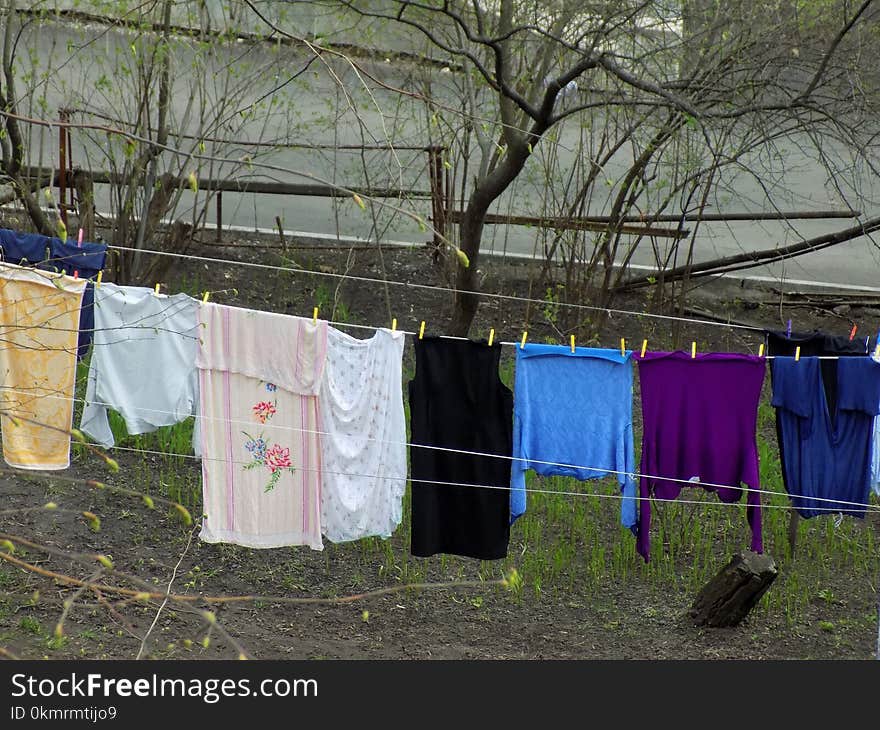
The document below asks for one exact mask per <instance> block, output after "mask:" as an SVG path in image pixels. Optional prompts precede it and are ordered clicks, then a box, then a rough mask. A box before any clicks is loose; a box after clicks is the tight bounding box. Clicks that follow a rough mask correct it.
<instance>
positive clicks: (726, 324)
mask: <svg viewBox="0 0 880 730" xmlns="http://www.w3.org/2000/svg"><path fill="white" fill-rule="evenodd" d="M107 248H108V249H113V250H116V251H132V252H139V253H146V254H153V255H155V256H170V257H172V258H180V259H187V260H191V261H200V262H206V263H214V264H231V265H233V266H244V267H248V268H256V269H263V270H268V271H282V272H287V273H292V274H307V275H313V276H325V277H329V278H334V279H344V280H346V281H360V282H364V283H367V284H386V285H389V286H401V287H405V288H413V289H423V290H428V291H439V292H444V293H446V294H474V295H476V296H480V297H484V298H487V299H502V300H505V301H515V302H523V303H528V304H542V305H545V304H547V302H546V301H545V300H543V299H533V298H531V297H521V296H516V295H513V294H496V293H493V292H477V291H469V290H466V289H450V288H449V287H445V286H436V285H433V284H417V283H414V282H409V281H396V280H394V279H379V278H376V277H369V276H354V275H349V274H337V273H334V272H331V271H307V270H305V269H296V268H292V267H289V266H277V265H274V264H262V263H258V262H255V261H235V260H233V259H219V258H214V257H210V256H195V255H193V254H183V253H176V252H173V251H156V250H152V249H140V248H138V249H136V248H132V247H129V246H114V245H108V246H107ZM553 306H559V307H568V308H569V309H582V310H587V311H593V312H605V313H606V314H621V315H626V316H633V317H649V318H653V319H664V320H673V321H677V322H690V323H692V324H705V325H711V326H716V327H728V328H731V329H743V330H750V331H753V332H763V331H764V330H763V329H762V328H761V327H753V326H751V325H744V324H734V323H732V322H713V321H711V320H702V319H695V318H692V317H676V316H674V315H670V314H655V313H653V312H633V311H630V310H626V309H614V308H611V307H594V306H591V305H589V304H577V303H575V302H554V303H553Z"/></svg>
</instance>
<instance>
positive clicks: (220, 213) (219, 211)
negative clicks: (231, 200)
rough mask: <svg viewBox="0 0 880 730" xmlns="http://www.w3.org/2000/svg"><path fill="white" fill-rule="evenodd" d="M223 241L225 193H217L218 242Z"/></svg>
mask: <svg viewBox="0 0 880 730" xmlns="http://www.w3.org/2000/svg"><path fill="white" fill-rule="evenodd" d="M222 241H223V193H222V192H218V193H217V243H221V242H222Z"/></svg>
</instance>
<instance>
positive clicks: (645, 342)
mask: <svg viewBox="0 0 880 730" xmlns="http://www.w3.org/2000/svg"><path fill="white" fill-rule="evenodd" d="M647 349H648V341H647V340H642V357H644V356H645V351H646V350H647Z"/></svg>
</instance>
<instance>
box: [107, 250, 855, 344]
mask: <svg viewBox="0 0 880 730" xmlns="http://www.w3.org/2000/svg"><path fill="white" fill-rule="evenodd" d="M146 253H150V252H149V251H147V252H146ZM230 263H235V262H230ZM260 266H265V265H264V264H260ZM282 270H288V269H282ZM316 273H322V272H316ZM338 276H341V275H338ZM369 281H379V282H381V281H382V280H381V279H375V280H369ZM408 286H417V287H424V286H427V285H424V284H411V285H408ZM434 288H440V289H443V290H444V291H452V290H451V289H446V288H444V287H434ZM96 296H97V292H96ZM159 296H167V295H163V294H159ZM487 296H489V295H487ZM491 296H506V295H491ZM106 298H109V297H104V299H106ZM524 301H530V302H539V301H540V300H536V299H527V300H524ZM96 303H97V299H96ZM572 306H575V305H572ZM576 306H586V305H576ZM605 311H611V312H615V313H622V314H637V313H635V312H627V311H625V310H616V309H615V310H605ZM640 316H641V315H640ZM643 316H651V317H663V318H665V319H674V320H678V321H682V322H696V323H700V324H712V325H723V324H724V323H720V322H709V321H707V322H704V321H702V320H695V319H689V318H685V317H673V316H671V315H654V314H648V313H645V314H644V315H643ZM322 321H323V320H322ZM327 324H329V325H331V326H333V327H353V328H356V329H363V330H370V331H374V332H375V331H376V330H379V329H388V328H387V327H381V326H376V325H363V324H354V323H352V322H334V321H330V320H327ZM724 326H727V325H724ZM730 326H732V327H742V326H744V325H730ZM124 329H138V328H137V327H136V326H129V325H126V327H125V328H124ZM144 329H146V330H155V329H156V328H155V327H154V326H149V325H148V326H145V327H144ZM749 329H757V328H751V327H749ZM92 331H99V330H92ZM100 331H103V330H100ZM165 331H168V332H172V333H174V331H173V330H165ZM397 331H398V332H400V333H402V334H404V335H406V336H408V337H417V336H420V333H418V332H413V331H410V330H397ZM758 331H760V332H764V330H758ZM176 334H183V335H184V336H187V337H192V335H188V334H185V333H176ZM432 336H434V337H439V338H441V339H445V340H458V341H472V340H470V338H468V337H457V336H455V335H432ZM869 340H870V338H868V340H866V345H867V342H868V341H869ZM106 344H113V343H106ZM498 344H499V345H501V346H503V347H520V346H521V345H522V342H512V341H506V340H499V341H498ZM560 346H561V347H565V346H564V345H560ZM608 349H616V348H608ZM865 354H866V355H867V354H868V353H867V349H866V352H865ZM775 357H777V356H776V355H764V359H766V360H773V359H774V358H775ZM779 357H782V356H779ZM804 357H806V356H804ZM812 357H818V358H819V359H820V360H837V359H839V357H840V356H838V355H820V356H812Z"/></svg>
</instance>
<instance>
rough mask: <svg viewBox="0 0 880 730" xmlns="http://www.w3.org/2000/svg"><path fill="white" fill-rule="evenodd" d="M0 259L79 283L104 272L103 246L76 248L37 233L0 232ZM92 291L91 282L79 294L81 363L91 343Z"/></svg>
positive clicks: (95, 244) (93, 320) (74, 244)
mask: <svg viewBox="0 0 880 730" xmlns="http://www.w3.org/2000/svg"><path fill="white" fill-rule="evenodd" d="M0 255H2V260H3V261H6V262H7V263H10V264H18V265H20V266H27V265H30V266H36V267H37V268H38V269H43V270H44V271H57V272H61V273H65V274H67V275H69V276H73V272H74V271H76V272H79V274H78V275H79V278H80V279H94V278H95V277H96V276H97V275H98V272H99V271H101V270H102V269H103V268H104V264H105V261H106V258H107V246H106V244H103V243H86V242H85V241H83V244H82V247H80V246H77V244H76V241H73V240H67V241H62V240H61V239H60V238H51V237H50V236H44V235H42V234H40V233H19V232H17V231H11V230H9V229H8V228H0ZM94 304H95V289H94V284H92V283H91V282H89V283H87V284H86V289H85V292H83V299H82V308H81V309H80V315H79V340H78V342H77V345H78V346H77V358H78V359H79V360H82V359H83V358H84V357H85V356H86V353H87V352H88V350H89V345H90V344H91V342H92V333H93V332H94V329H95V312H94Z"/></svg>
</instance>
